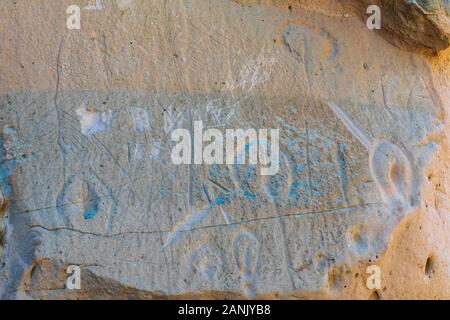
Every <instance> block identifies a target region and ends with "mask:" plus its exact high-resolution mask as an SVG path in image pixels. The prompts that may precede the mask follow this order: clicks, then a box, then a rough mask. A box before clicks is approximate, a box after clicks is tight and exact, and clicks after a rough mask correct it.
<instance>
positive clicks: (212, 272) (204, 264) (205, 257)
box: [190, 244, 223, 282]
mask: <svg viewBox="0 0 450 320" xmlns="http://www.w3.org/2000/svg"><path fill="white" fill-rule="evenodd" d="M190 263H191V266H192V268H193V271H194V273H197V274H199V275H200V276H201V277H202V278H203V280H205V281H208V282H212V281H213V280H214V279H215V278H216V277H217V274H218V272H220V271H221V270H222V269H223V266H222V257H221V255H220V254H217V253H215V252H214V250H213V248H212V247H211V246H210V245H207V244H205V245H202V246H200V247H199V248H197V249H196V250H195V251H194V252H193V254H192V255H191V258H190Z"/></svg>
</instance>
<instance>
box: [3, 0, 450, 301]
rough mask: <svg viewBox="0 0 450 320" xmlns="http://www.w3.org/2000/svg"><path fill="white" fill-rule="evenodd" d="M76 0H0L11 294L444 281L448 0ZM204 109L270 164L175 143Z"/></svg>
mask: <svg viewBox="0 0 450 320" xmlns="http://www.w3.org/2000/svg"><path fill="white" fill-rule="evenodd" d="M73 2H74V1H72V0H70V1H66V0H63V1H58V2H51V3H49V2H48V1H44V0H36V1H33V2H30V1H25V0H16V1H9V0H8V1H2V2H1V3H0V43H2V46H1V47H0V58H1V61H2V63H1V65H0V71H1V72H0V128H1V133H0V137H1V139H0V211H1V216H0V219H1V231H0V262H1V263H0V296H1V297H2V298H4V299H65V298H69V299H82V298H92V299H103V298H119V299H126V298H136V299H164V298H187V297H189V298H297V299H298V298H300V299H310V298H320V299H346V298H357V299H392V298H394V299H403V298H413V299H414V298H425V299H449V298H450V255H449V252H450V251H449V249H450V238H449V236H448V235H449V234H450V215H449V210H450V201H449V198H448V190H449V188H450V178H449V174H448V170H447V169H448V168H449V165H450V153H449V146H448V141H449V138H450V129H449V122H448V114H449V110H450V90H449V85H450V68H449V66H450V49H448V47H449V16H448V14H449V2H448V1H432V0H430V1H425V0H422V1H419V0H417V1H406V0H405V1H403V0H397V1H387V0H386V1H384V0H374V1H369V0H367V1H366V0H364V1H358V0H352V1H331V0H319V1H302V0H299V1H288V0H273V1H246V0H244V1H242V0H240V1H229V0H187V1H175V0H166V1H164V0H155V1H144V0H140V1H139V0H109V1H106V0H105V1H99V2H97V4H100V5H97V6H96V7H95V6H93V7H86V6H88V5H92V4H94V1H93V0H91V1H77V2H79V3H77V5H78V6H79V7H80V8H81V29H80V30H69V29H68V28H67V27H66V20H67V18H68V17H69V15H68V14H67V13H66V10H67V8H68V7H69V6H70V5H73V4H74V3H73ZM370 4H377V5H379V6H380V8H381V13H382V15H381V17H382V28H381V30H369V29H368V28H367V27H366V23H365V20H366V19H367V17H368V15H367V14H366V8H367V6H368V5H370ZM198 120H201V121H203V124H204V125H205V127H206V126H207V127H211V128H217V129H219V130H223V131H224V130H226V129H230V128H278V129H279V130H280V170H279V172H278V174H277V175H274V176H261V175H260V174H259V173H258V170H257V168H255V167H254V166H249V165H205V164H203V165H195V164H192V165H175V164H173V162H172V161H171V150H172V148H173V146H174V142H173V141H171V133H172V132H173V131H174V130H175V129H177V128H185V129H188V130H191V131H192V128H193V123H194V122H195V121H198ZM69 265H76V266H80V267H81V289H80V290H69V289H68V288H66V279H67V277H68V274H66V269H67V267H68V266H69ZM369 266H377V267H379V268H380V270H381V287H380V288H377V289H373V288H372V289H370V288H368V287H367V285H366V282H367V280H368V277H369V274H368V273H367V268H368V267H369Z"/></svg>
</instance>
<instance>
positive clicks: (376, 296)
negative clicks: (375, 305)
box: [369, 290, 381, 300]
mask: <svg viewBox="0 0 450 320" xmlns="http://www.w3.org/2000/svg"><path fill="white" fill-rule="evenodd" d="M369 300H381V296H380V294H379V293H378V291H376V290H375V291H373V292H372V293H371V294H370V296H369Z"/></svg>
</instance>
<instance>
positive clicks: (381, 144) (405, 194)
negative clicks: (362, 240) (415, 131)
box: [328, 102, 415, 211]
mask: <svg viewBox="0 0 450 320" xmlns="http://www.w3.org/2000/svg"><path fill="white" fill-rule="evenodd" d="M328 105H329V106H330V108H331V109H332V110H333V111H334V113H335V114H336V116H337V117H338V118H339V119H340V120H341V121H342V122H343V123H344V125H345V126H346V128H347V129H348V131H350V133H352V134H353V136H354V137H355V138H356V139H358V141H359V142H361V143H362V145H363V146H364V147H366V149H367V150H368V151H369V166H370V171H371V174H372V176H373V178H374V180H375V183H376V185H377V188H378V190H379V192H380V194H381V197H382V199H383V201H384V203H385V204H386V206H387V207H388V208H390V209H392V210H394V209H400V210H401V211H404V210H407V209H408V208H410V207H411V206H412V205H414V203H413V202H414V201H413V199H412V196H413V194H414V190H413V189H414V185H413V183H414V181H415V179H414V177H413V169H412V164H411V161H410V160H409V159H408V157H407V156H406V154H405V153H404V152H403V151H402V150H401V149H400V148H399V147H398V146H396V145H394V144H392V143H390V142H386V141H376V140H373V139H372V138H370V137H369V136H368V135H367V134H365V133H364V132H363V131H362V130H361V129H360V128H359V127H358V126H357V125H356V124H355V123H354V122H353V121H352V120H351V119H350V118H349V117H348V116H347V115H346V114H345V113H344V111H342V109H341V108H340V107H339V106H338V105H337V104H336V103H334V102H329V103H328Z"/></svg>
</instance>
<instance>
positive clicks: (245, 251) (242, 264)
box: [233, 231, 260, 299]
mask: <svg viewBox="0 0 450 320" xmlns="http://www.w3.org/2000/svg"><path fill="white" fill-rule="evenodd" d="M233 248H234V258H235V260H236V264H237V266H238V268H239V270H240V274H241V282H242V289H243V291H244V294H245V296H246V297H247V298H249V299H252V298H253V297H255V295H256V276H257V268H258V260H259V250H260V244H259V241H258V239H257V238H256V237H255V236H254V235H253V234H251V233H250V232H248V231H241V232H240V233H239V234H238V235H237V236H236V238H235V239H234V243H233Z"/></svg>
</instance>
